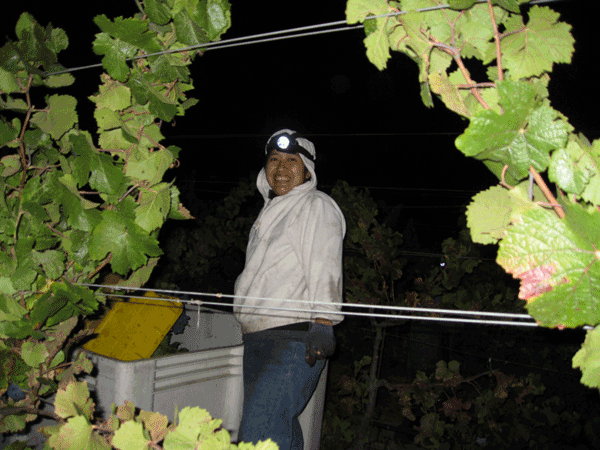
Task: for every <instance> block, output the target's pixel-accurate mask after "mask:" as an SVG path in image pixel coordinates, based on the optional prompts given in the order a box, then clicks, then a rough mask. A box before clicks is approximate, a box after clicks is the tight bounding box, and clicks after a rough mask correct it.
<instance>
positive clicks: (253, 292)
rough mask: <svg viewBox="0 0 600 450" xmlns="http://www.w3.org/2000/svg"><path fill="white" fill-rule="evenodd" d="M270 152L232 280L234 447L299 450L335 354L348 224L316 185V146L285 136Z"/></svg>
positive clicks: (270, 146) (271, 145)
mask: <svg viewBox="0 0 600 450" xmlns="http://www.w3.org/2000/svg"><path fill="white" fill-rule="evenodd" d="M265 153H266V155H267V160H266V164H265V167H264V168H263V169H262V170H261V171H260V173H259V174H258V179H257V182H256V184H257V186H258V190H259V191H260V193H261V194H262V196H263V198H264V199H265V205H264V207H263V209H262V210H261V212H260V214H259V216H258V218H257V219H256V221H255V222H254V225H253V226H252V229H251V231H250V237H249V241H248V248H247V250H246V265H245V267H244V271H243V272H242V273H241V274H240V276H239V277H238V279H237V280H236V283H235V296H236V298H235V301H234V312H235V315H236V318H237V319H238V321H239V322H240V323H241V325H242V331H243V332H244V408H243V414H242V423H241V426H240V431H239V438H238V441H239V442H253V443H256V442H258V441H259V440H263V441H264V440H266V439H267V438H271V439H272V440H273V441H275V442H276V443H277V444H278V445H279V448H280V450H301V449H302V448H303V436H302V430H301V428H300V423H299V421H298V416H299V415H300V413H301V412H302V411H303V410H304V408H305V407H306V404H307V403H308V401H309V400H310V398H311V397H312V395H313V393H314V390H315V388H316V386H317V383H318V381H319V377H320V375H321V372H322V370H323V368H324V366H325V359H326V358H327V357H328V356H330V355H331V354H332V353H333V351H334V349H335V338H334V335H333V325H336V324H338V323H339V322H341V321H342V320H343V316H342V315H341V314H340V310H341V306H340V305H339V304H340V303H341V302H342V243H343V239H344V235H345V233H346V222H345V220H344V216H343V214H342V212H341V210H340V208H339V207H338V205H337V204H336V203H335V202H334V201H333V199H332V198H331V197H329V196H328V195H327V194H325V193H323V192H321V191H318V190H317V188H316V185H317V176H316V174H315V162H314V160H315V154H316V153H315V147H314V145H313V144H312V142H310V141H309V140H308V139H306V138H303V137H300V136H299V135H298V134H297V133H296V132H294V131H292V130H280V131H278V132H277V133H275V134H274V135H273V136H271V137H270V138H269V140H268V141H267V145H266V148H265ZM290 299H291V300H302V301H303V302H290V301H288V300H290Z"/></svg>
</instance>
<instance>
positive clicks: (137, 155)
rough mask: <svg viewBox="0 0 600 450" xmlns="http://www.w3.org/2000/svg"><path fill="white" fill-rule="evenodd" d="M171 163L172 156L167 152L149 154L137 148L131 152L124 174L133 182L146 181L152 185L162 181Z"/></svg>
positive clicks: (160, 151)
mask: <svg viewBox="0 0 600 450" xmlns="http://www.w3.org/2000/svg"><path fill="white" fill-rule="evenodd" d="M173 161H174V158H173V154H172V153H171V152H170V151H168V150H159V151H157V152H149V151H147V150H144V149H140V148H138V149H137V151H136V152H132V154H131V156H130V159H129V162H128V164H127V170H126V172H125V173H126V175H127V176H128V177H131V178H133V179H134V180H143V181H148V182H149V183H150V185H154V184H156V183H158V182H159V181H160V180H161V179H162V177H163V175H164V173H165V172H166V171H167V169H168V168H169V167H170V166H171V164H173Z"/></svg>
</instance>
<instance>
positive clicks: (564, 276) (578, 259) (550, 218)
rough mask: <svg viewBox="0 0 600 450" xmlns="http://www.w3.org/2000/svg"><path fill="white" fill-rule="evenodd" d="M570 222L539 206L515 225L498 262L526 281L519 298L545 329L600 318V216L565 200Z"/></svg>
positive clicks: (595, 320) (509, 229) (582, 323)
mask: <svg viewBox="0 0 600 450" xmlns="http://www.w3.org/2000/svg"><path fill="white" fill-rule="evenodd" d="M561 204H562V205H563V209H564V211H565V218H564V219H563V220H560V219H559V218H558V217H557V215H556V214H555V213H554V212H551V211H547V210H544V209H542V208H535V209H532V210H530V211H527V212H526V213H525V214H523V215H522V216H521V218H520V220H519V221H518V222H517V223H515V224H514V225H512V226H510V227H509V228H508V230H507V232H506V237H505V238H504V239H503V240H502V241H501V242H500V248H499V250H498V258H497V261H498V264H500V265H501V266H502V267H503V268H504V270H506V271H507V272H508V273H510V274H512V275H513V276H514V277H515V278H519V279H521V289H520V291H519V298H521V299H522V300H526V301H527V310H528V311H529V313H530V314H531V315H532V316H533V317H534V318H535V319H536V321H537V322H538V323H540V324H541V325H543V326H551V327H555V326H568V327H577V326H580V325H585V324H591V325H595V324H597V323H598V322H599V320H600V303H599V302H600V295H599V294H600V261H599V260H600V251H599V249H600V212H598V211H595V210H594V211H587V210H585V209H584V208H583V207H582V206H581V205H578V204H569V203H567V201H566V200H564V199H561Z"/></svg>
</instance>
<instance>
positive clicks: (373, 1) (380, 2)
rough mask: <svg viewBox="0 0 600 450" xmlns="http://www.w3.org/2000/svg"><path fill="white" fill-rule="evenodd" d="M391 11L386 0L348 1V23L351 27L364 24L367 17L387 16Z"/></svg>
mask: <svg viewBox="0 0 600 450" xmlns="http://www.w3.org/2000/svg"><path fill="white" fill-rule="evenodd" d="M389 10H390V7H389V6H388V4H387V2H386V1H385V0H348V3H347V4H346V21H347V22H348V24H349V25H352V24H354V23H359V22H360V23H362V22H363V21H364V20H365V19H366V18H367V16H371V15H373V16H378V15H380V14H387V13H388V12H389Z"/></svg>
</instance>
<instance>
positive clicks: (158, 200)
mask: <svg viewBox="0 0 600 450" xmlns="http://www.w3.org/2000/svg"><path fill="white" fill-rule="evenodd" d="M139 204H140V205H139V206H138V207H137V209H136V211H135V215H136V217H135V223H136V224H138V225H139V226H140V227H141V228H142V229H143V230H145V231H147V232H148V233H150V232H152V231H154V230H156V229H157V228H159V227H160V226H162V224H163V223H164V222H165V219H166V218H167V214H168V213H169V209H170V207H171V196H170V191H169V185H168V184H167V183H160V184H157V185H155V186H152V187H150V188H145V189H142V191H141V195H140V198H139Z"/></svg>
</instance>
